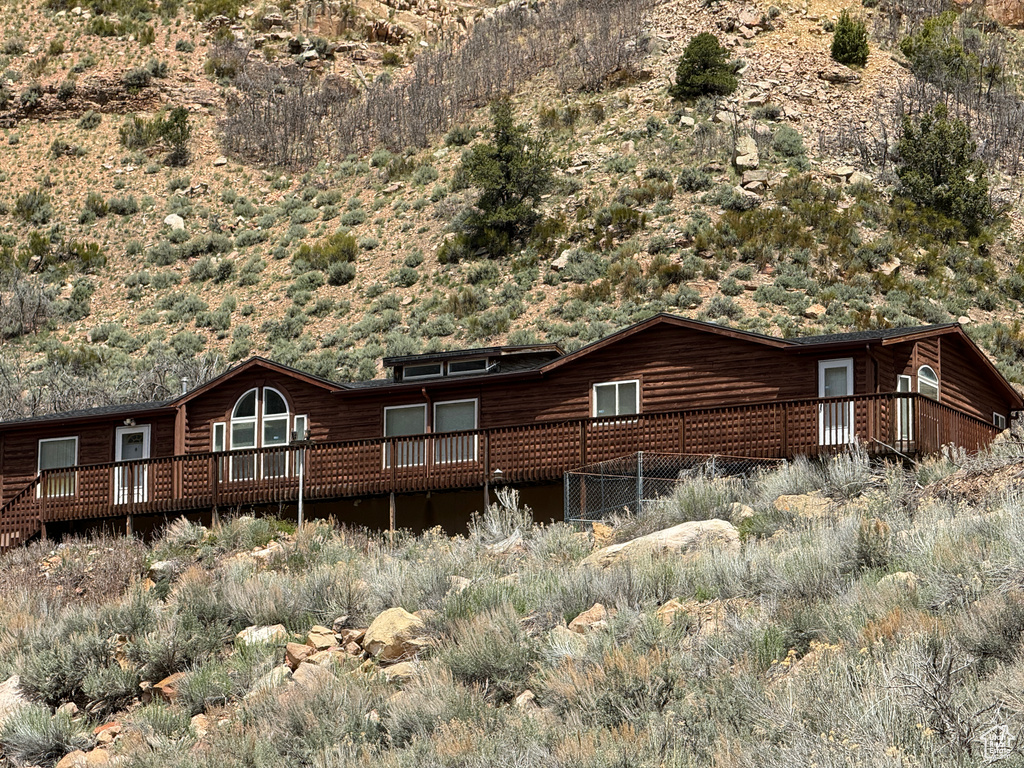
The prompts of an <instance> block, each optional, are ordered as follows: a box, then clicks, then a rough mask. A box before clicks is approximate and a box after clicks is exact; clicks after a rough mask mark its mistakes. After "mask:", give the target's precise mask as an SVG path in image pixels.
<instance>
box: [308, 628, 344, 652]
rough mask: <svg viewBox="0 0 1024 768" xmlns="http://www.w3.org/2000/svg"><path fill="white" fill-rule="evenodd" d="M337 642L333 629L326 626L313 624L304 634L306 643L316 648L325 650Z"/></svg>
mask: <svg viewBox="0 0 1024 768" xmlns="http://www.w3.org/2000/svg"><path fill="white" fill-rule="evenodd" d="M337 644H338V638H337V637H336V636H335V634H334V632H333V630H330V629H328V628H327V627H322V626H319V625H318V626H315V627H313V628H312V629H311V630H309V634H308V635H306V645H308V646H309V647H311V648H313V649H315V650H317V651H326V650H327V649H328V648H333V647H334V646H336V645H337Z"/></svg>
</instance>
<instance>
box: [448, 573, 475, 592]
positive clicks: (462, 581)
mask: <svg viewBox="0 0 1024 768" xmlns="http://www.w3.org/2000/svg"><path fill="white" fill-rule="evenodd" d="M472 583H473V582H472V581H470V580H469V579H467V578H466V577H465V576H449V577H448V584H449V587H448V592H447V593H446V594H447V595H459V594H462V592H464V591H465V589H466V587H468V586H469V585H470V584H472Z"/></svg>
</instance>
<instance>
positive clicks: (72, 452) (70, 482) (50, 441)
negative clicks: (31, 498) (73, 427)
mask: <svg viewBox="0 0 1024 768" xmlns="http://www.w3.org/2000/svg"><path fill="white" fill-rule="evenodd" d="M76 464H78V438H77V437H48V438H44V439H42V440H40V441H39V451H38V466H37V472H38V473H40V474H41V473H42V472H43V471H44V470H50V473H49V474H48V475H47V476H46V484H45V486H46V487H45V488H43V487H42V486H40V487H39V488H38V489H37V490H36V494H37V495H42V493H43V491H44V490H45V492H46V495H47V496H74V495H75V493H77V490H78V474H77V473H75V472H54V471H53V470H58V469H64V468H65V467H73V466H75V465H76Z"/></svg>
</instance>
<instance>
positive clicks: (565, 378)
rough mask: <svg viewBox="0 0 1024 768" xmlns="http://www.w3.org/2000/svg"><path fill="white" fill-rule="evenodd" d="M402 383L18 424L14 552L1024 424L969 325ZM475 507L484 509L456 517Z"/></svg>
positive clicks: (301, 383) (501, 368)
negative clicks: (614, 462)
mask: <svg viewBox="0 0 1024 768" xmlns="http://www.w3.org/2000/svg"><path fill="white" fill-rule="evenodd" d="M384 365H385V367H387V368H389V369H390V370H391V376H390V377H389V378H388V379H386V380H376V381H367V382H332V381H326V380H324V379H320V378H317V377H315V376H311V375H309V374H306V373H302V372H300V371H297V370H294V369H291V368H288V367H286V366H283V365H279V364H277V363H274V362H272V361H269V360H264V359H262V358H258V357H257V358H252V359H250V360H248V361H246V362H244V363H241V364H239V365H238V366H236V367H234V368H232V369H230V370H229V371H227V372H226V373H224V374H223V375H221V376H219V377H217V378H216V379H213V380H212V381H209V382H207V383H206V384H204V385H203V386H200V387H198V388H196V389H193V390H192V391H189V392H186V393H185V394H182V395H181V396H180V397H178V398H176V399H173V400H169V401H165V402H156V403H141V404H135V405H121V406H112V407H106V408H94V409H90V410H85V411H78V412H72V413H64V414H57V415H50V416H40V417H35V418H29V419H23V420H19V421H10V422H5V423H0V505H2V506H0V547H7V546H11V545H14V544H16V543H19V542H23V541H25V540H27V539H28V538H29V537H31V536H33V535H36V534H38V533H43V534H44V535H45V533H46V530H47V527H49V528H50V529H51V530H59V529H61V526H62V525H65V526H66V525H70V524H72V523H74V522H76V521H82V520H98V519H111V518H118V519H121V520H124V519H125V518H127V519H129V520H131V519H132V518H133V517H135V516H140V517H141V516H146V515H158V516H161V519H162V516H165V515H169V514H179V513H196V512H206V513H210V512H211V511H216V510H218V509H220V510H229V509H238V508H242V507H245V508H248V507H252V506H266V505H289V506H290V505H294V504H295V502H296V500H297V498H298V494H299V485H300V482H299V477H298V476H299V475H300V473H301V475H302V483H301V484H302V492H303V495H304V498H305V499H306V500H307V503H310V504H314V505H316V506H315V509H316V511H317V512H318V513H324V514H328V513H329V514H334V515H335V516H336V517H338V518H340V519H341V520H344V521H349V522H358V523H361V524H369V525H376V526H386V525H387V524H388V512H389V504H388V501H390V510H391V511H393V510H394V494H399V495H400V496H401V497H402V499H403V501H402V504H403V505H404V509H405V510H407V512H406V514H404V515H403V514H402V513H400V515H399V520H398V524H399V525H410V526H426V525H431V524H435V523H442V524H447V525H449V527H450V526H451V525H452V520H453V515H454V517H455V518H458V519H464V516H465V512H466V509H464V508H465V507H466V505H467V503H468V505H469V506H470V507H472V508H479V507H481V506H482V504H483V501H484V493H486V492H487V491H486V489H487V487H488V486H493V485H497V484H500V485H513V486H516V487H520V488H522V489H524V490H526V491H529V489H533V491H534V492H535V505H538V506H539V507H540V508H541V509H540V510H539V511H541V512H542V513H544V514H545V515H546V516H547V515H548V514H550V516H555V517H557V516H559V515H560V513H561V509H560V506H559V505H560V502H561V496H560V494H559V493H557V492H553V491H552V489H553V488H555V487H557V484H558V483H560V482H561V479H562V476H563V474H564V473H565V472H566V471H568V470H571V469H573V468H576V467H580V466H583V465H586V464H590V463H594V462H597V461H603V460H606V459H611V458H616V457H620V456H624V455H627V454H631V453H634V452H636V451H653V452H662V453H671V454H700V455H709V454H710V455H722V456H736V457H752V458H791V457H793V456H796V455H800V454H805V455H808V454H816V453H819V452H822V451H835V450H837V449H840V448H842V447H844V446H848V445H850V444H852V443H854V442H859V443H860V444H861V445H863V446H864V447H865V448H866V449H867V450H869V451H871V452H876V453H882V454H897V453H898V454H903V455H913V454H922V453H929V452H934V451H936V450H938V449H939V448H940V447H941V446H943V445H946V444H953V445H957V446H961V447H963V448H966V449H967V450H970V451H973V450H977V449H979V448H982V447H984V446H985V445H987V444H988V443H989V442H990V441H991V440H992V439H993V438H994V437H995V435H996V434H998V433H999V432H1000V431H1001V430H1003V429H1005V428H1006V427H1007V425H1008V423H1009V421H1010V418H1011V416H1012V415H1013V414H1014V413H1015V412H1016V411H1019V410H1021V409H1022V408H1024V401H1022V399H1021V396H1020V395H1019V394H1018V393H1017V392H1016V391H1015V390H1014V388H1013V387H1012V386H1011V385H1010V384H1009V382H1007V381H1006V379H1004V378H1003V376H1002V375H1000V373H999V372H998V371H997V370H996V368H995V367H994V366H993V365H992V363H991V362H990V361H989V360H988V358H987V357H986V356H985V355H984V354H983V353H982V352H981V351H980V350H979V349H978V348H977V347H976V346H975V344H974V343H973V342H972V341H971V340H970V339H969V338H968V336H967V335H966V334H965V333H964V331H963V330H962V328H961V327H960V326H959V325H957V324H949V325H933V326H922V327H916V328H894V329H884V330H873V331H859V332H854V333H842V334H832V335H828V336H811V337H803V338H790V339H781V338H774V337H769V336H763V335H760V334H756V333H749V332H745V331H739V330H734V329H730V328H726V327H722V326H718V325H713V324H708V323H703V322H698V321H695V320H688V319H685V318H682V317H676V316H672V315H665V314H661V315H657V316H655V317H652V318H651V319H649V320H646V321H644V322H641V323H637V324H636V325H633V326H630V327H629V328H626V329H624V330H622V331H619V332H617V333H614V334H612V335H611V336H608V337H607V338H604V339H602V340H600V341H597V342H595V343H593V344H590V345H588V346H585V347H583V348H581V349H579V350H577V351H575V352H572V353H569V354H566V353H564V352H563V351H562V350H561V349H560V348H559V347H558V346H556V345H553V344H538V345H530V346H517V347H508V346H505V347H487V348H481V349H469V350H462V351H451V352H438V353H431V354H423V355H410V356H403V357H393V358H386V359H385V360H384ZM304 436H305V437H308V442H294V441H296V439H300V438H302V437H304ZM300 470H301V472H300ZM545 488H546V489H547V495H546V496H545V495H544V494H542V493H541V489H545ZM459 491H462V492H464V494H463V495H464V497H465V498H469V499H471V501H470V502H466V501H465V498H463V500H462V501H461V502H457V501H455V500H454V499H455V496H451V497H443V498H445V499H446V501H445V502H444V503H441V502H440V501H438V498H439V497H441V496H440V495H442V494H446V493H448V494H451V493H454V492H459ZM469 491H472V493H471V494H470V495H467V494H466V493H465V492H469ZM381 499H384V500H385V502H384V503H383V505H382V502H381ZM432 499H433V501H432ZM460 504H461V507H460ZM456 508H459V509H462V510H463V511H462V512H459V513H457V514H456V513H454V512H451V510H454V509H456Z"/></svg>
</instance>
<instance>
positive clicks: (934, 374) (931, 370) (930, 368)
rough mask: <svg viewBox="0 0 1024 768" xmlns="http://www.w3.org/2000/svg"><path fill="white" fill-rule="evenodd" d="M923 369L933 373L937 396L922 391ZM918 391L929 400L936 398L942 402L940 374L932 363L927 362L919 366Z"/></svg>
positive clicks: (935, 399)
mask: <svg viewBox="0 0 1024 768" xmlns="http://www.w3.org/2000/svg"><path fill="white" fill-rule="evenodd" d="M923 371H928V373H930V374H931V376H932V378H933V380H934V382H935V397H932V396H931V395H929V394H926V393H924V392H922V391H921V374H922V372H923ZM929 384H931V382H929ZM917 392H918V394H920V395H924V396H925V397H927V398H928V399H929V400H934V401H935V402H937V403H938V402H941V397H942V388H941V387H940V386H939V374H937V373H936V372H935V369H934V368H932V367H931V366H930V365H927V364H925V365H922V366H921V367H919V368H918V369H917Z"/></svg>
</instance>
